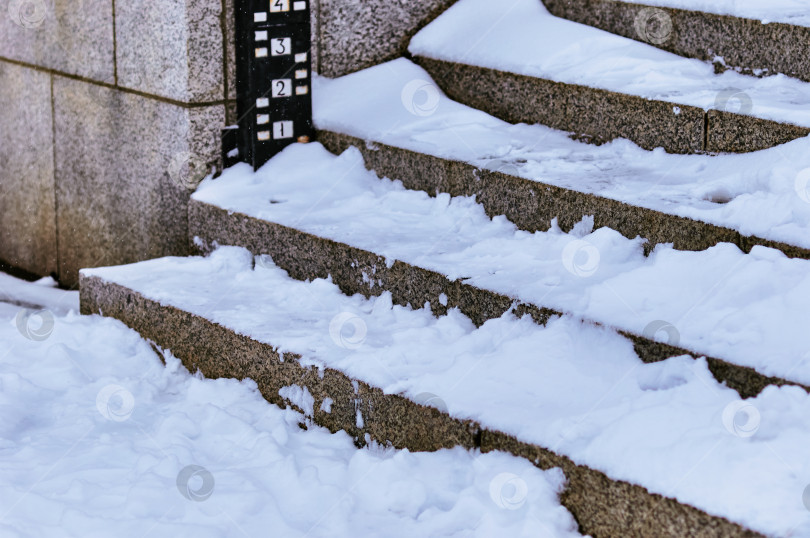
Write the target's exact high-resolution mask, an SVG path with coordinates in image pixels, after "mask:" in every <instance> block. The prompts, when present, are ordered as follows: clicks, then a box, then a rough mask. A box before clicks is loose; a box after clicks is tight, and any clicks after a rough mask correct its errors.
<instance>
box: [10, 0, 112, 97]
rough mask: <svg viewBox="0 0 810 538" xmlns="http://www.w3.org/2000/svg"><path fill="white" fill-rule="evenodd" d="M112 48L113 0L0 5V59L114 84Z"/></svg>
mask: <svg viewBox="0 0 810 538" xmlns="http://www.w3.org/2000/svg"><path fill="white" fill-rule="evenodd" d="M119 3H121V2H119ZM20 6H22V9H18V8H19V7H20ZM113 51H114V43H113V0H25V1H23V0H6V1H4V2H2V3H0V57H5V58H9V59H12V60H17V61H20V62H25V63H28V64H32V65H38V66H42V67H46V68H49V69H54V70H57V71H61V72H63V73H68V74H71V75H78V76H81V77H85V78H89V79H93V80H98V81H101V82H106V83H108V84H112V83H114V82H115V62H114V53H113ZM4 91H5V89H4Z"/></svg>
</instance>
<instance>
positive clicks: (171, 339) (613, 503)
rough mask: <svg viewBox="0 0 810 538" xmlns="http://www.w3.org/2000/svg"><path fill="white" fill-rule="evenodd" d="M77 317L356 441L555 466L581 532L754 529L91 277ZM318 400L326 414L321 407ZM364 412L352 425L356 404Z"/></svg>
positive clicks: (713, 533)
mask: <svg viewBox="0 0 810 538" xmlns="http://www.w3.org/2000/svg"><path fill="white" fill-rule="evenodd" d="M81 311H82V314H86V315H87V314H93V313H101V312H103V314H104V315H105V316H109V317H113V318H116V319H118V320H120V321H122V322H124V323H125V324H127V325H128V326H130V327H131V328H133V329H134V330H136V331H138V332H139V333H141V335H143V336H144V337H145V338H148V339H150V340H152V341H154V342H155V343H156V344H157V345H159V346H161V347H163V348H166V349H170V350H171V351H172V352H173V353H174V355H175V356H177V357H178V358H180V359H181V360H182V361H183V364H184V365H185V366H186V367H187V368H188V369H189V370H190V371H197V370H198V369H199V370H200V371H201V372H202V373H203V375H205V376H206V377H211V378H220V377H232V378H237V379H244V378H247V377H249V378H251V379H253V380H254V381H256V383H257V384H258V387H259V390H260V391H261V392H262V394H263V396H264V397H265V398H266V399H267V400H268V401H270V402H271V403H274V404H277V405H281V406H284V405H287V404H291V402H288V401H286V400H284V399H283V398H281V397H280V396H279V395H278V391H279V389H280V388H282V387H285V386H289V385H298V386H304V387H307V389H308V390H309V392H310V393H311V394H312V396H313V397H314V399H315V405H314V409H315V413H314V416H313V417H312V418H313V421H314V422H315V423H316V424H319V425H322V426H324V427H326V428H329V429H330V430H331V431H338V430H345V431H346V432H348V433H349V434H350V435H351V436H353V437H354V438H355V440H356V442H357V443H358V445H362V444H363V443H364V442H365V441H364V440H365V436H366V435H368V436H369V437H371V438H372V439H374V440H376V441H377V442H380V443H383V444H385V443H388V442H390V443H391V444H392V445H393V446H395V447H397V448H407V449H410V450H413V451H417V450H420V451H424V450H436V449H439V448H442V447H452V446H457V445H460V446H463V447H465V448H467V449H472V448H480V449H481V450H482V451H483V452H489V451H494V450H500V451H504V452H510V453H512V454H514V455H516V456H520V457H524V458H527V459H529V460H530V461H532V462H533V463H535V465H538V466H539V467H540V468H543V469H548V468H551V467H560V468H562V470H563V472H564V473H565V475H566V477H567V478H568V486H567V489H566V491H565V492H564V494H563V495H562V499H561V500H562V503H563V505H564V506H565V507H566V508H567V509H568V510H569V511H571V513H572V514H573V515H574V517H575V518H576V519H577V521H578V523H579V525H580V530H581V531H582V532H584V533H589V534H591V535H593V536H596V537H599V536H653V535H655V536H685V535H689V536H705V537H725V536H759V535H758V534H756V533H753V532H750V531H747V530H745V529H743V528H741V527H740V526H738V525H736V524H733V523H731V522H729V521H727V520H726V519H723V518H718V517H713V516H710V515H708V514H705V513H704V512H701V511H699V510H697V509H695V508H693V507H690V506H686V505H681V504H679V503H677V502H676V501H674V500H672V499H668V498H664V497H661V496H660V495H654V494H650V493H649V492H648V491H647V490H645V489H644V488H642V487H639V486H635V485H632V484H629V483H626V482H620V481H614V480H611V479H609V478H608V477H606V476H605V475H604V474H603V473H601V472H598V471H594V470H591V469H588V468H587V467H581V466H578V465H575V464H574V463H573V462H571V461H570V460H569V459H568V458H566V457H563V456H559V455H557V454H555V453H553V452H551V451H549V450H547V449H544V448H542V447H538V446H534V445H529V444H525V443H521V442H518V441H516V440H515V439H513V438H511V437H510V436H507V435H504V434H502V433H500V432H496V431H487V430H482V429H481V428H479V427H478V426H477V425H476V424H475V423H473V422H470V421H461V420H456V419H453V418H451V417H449V416H447V415H444V414H442V413H441V412H439V411H438V410H436V409H432V408H427V407H423V406H421V405H418V404H415V403H413V402H411V401H409V400H407V399H404V398H402V397H400V396H396V395H385V394H384V393H383V392H382V391H381V390H378V389H375V388H373V387H370V386H368V385H366V384H364V383H359V382H355V383H354V384H355V385H356V386H357V387H358V389H357V391H355V389H354V388H353V380H351V379H350V378H348V377H346V376H345V375H344V374H342V373H340V372H337V371H334V370H331V369H325V370H324V371H323V373H322V374H321V373H320V372H318V370H317V369H316V368H314V367H310V368H305V367H302V366H301V365H300V364H299V363H298V359H299V358H300V356H294V355H293V354H285V360H284V362H281V360H280V359H279V355H278V353H277V352H276V351H275V350H274V349H273V348H272V347H271V346H268V345H265V344H262V343H259V342H257V341H254V340H252V339H250V338H247V337H245V336H241V335H237V334H235V333H233V332H231V331H229V330H227V329H225V328H224V327H221V326H219V325H216V324H214V323H212V322H210V321H208V320H206V319H203V318H201V317H198V316H194V315H191V314H189V313H187V312H183V311H180V310H178V309H176V308H173V307H170V306H162V305H161V304H159V303H158V302H155V301H151V300H149V299H147V298H145V297H143V296H142V295H140V294H138V293H136V292H134V291H132V290H129V289H127V288H126V287H123V286H119V285H117V284H112V283H109V282H106V281H103V280H101V279H99V278H95V277H84V276H83V277H82V280H81ZM325 398H331V399H332V400H333V402H334V403H333V404H332V412H331V413H326V412H323V411H320V410H319V409H320V406H321V403H322V402H323V401H324V399H325ZM358 409H359V410H360V411H361V413H362V416H363V426H362V427H357V425H356V424H357V422H356V411H357V410H358Z"/></svg>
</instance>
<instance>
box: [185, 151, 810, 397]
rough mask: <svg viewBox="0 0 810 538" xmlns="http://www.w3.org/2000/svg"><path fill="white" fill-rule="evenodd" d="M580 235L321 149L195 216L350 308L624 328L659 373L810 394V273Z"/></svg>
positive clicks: (249, 178) (199, 239)
mask: <svg viewBox="0 0 810 538" xmlns="http://www.w3.org/2000/svg"><path fill="white" fill-rule="evenodd" d="M302 162H306V163H308V165H307V166H306V167H300V164H299V163H302ZM297 167H300V169H297ZM328 174H334V175H335V177H337V178H339V179H338V180H337V181H335V182H327V181H324V179H323V178H324V177H326V176H327V175H328ZM577 228H578V230H576V231H575V232H574V233H571V234H565V233H562V232H561V231H560V230H550V231H549V232H545V233H544V232H537V233H534V234H528V233H526V232H523V231H520V230H517V229H516V228H515V227H514V225H513V224H512V223H510V222H508V221H506V220H505V219H504V218H503V217H498V218H495V219H493V220H489V219H488V218H487V217H486V215H485V214H484V211H483V209H482V208H481V207H480V206H478V205H477V204H476V203H475V202H474V201H473V200H472V199H469V198H457V199H452V200H451V199H450V197H449V196H447V195H443V196H441V197H438V198H429V197H428V196H426V195H425V194H424V193H421V192H415V191H409V190H405V189H403V188H402V187H400V186H398V185H397V184H395V183H391V182H389V181H380V180H379V179H377V177H376V176H375V175H374V174H369V173H368V172H366V171H365V170H364V166H363V162H362V159H361V158H360V155H359V153H358V152H357V150H350V151H348V152H347V153H346V154H344V155H342V156H341V157H334V156H331V155H330V154H328V153H327V152H325V151H324V150H323V148H320V147H319V146H318V145H317V144H316V145H311V146H309V147H306V146H302V147H298V146H293V147H292V148H289V149H288V150H287V151H285V152H284V153H282V154H281V155H279V156H278V157H276V158H275V159H274V160H272V161H271V162H270V163H269V164H268V165H267V166H266V167H265V168H264V169H262V170H261V171H260V172H259V173H258V174H256V175H254V174H252V173H249V170H247V168H245V167H242V168H240V169H238V170H232V171H228V172H226V174H224V175H223V176H222V177H221V178H220V179H218V180H215V181H208V182H205V183H203V185H202V186H201V188H200V189H199V190H198V191H197V192H196V193H195V194H194V195H193V196H192V200H191V202H190V210H189V229H190V233H191V235H192V238H194V241H195V243H196V244H197V245H198V248H200V249H201V250H202V251H203V252H207V251H209V250H210V249H211V248H212V246H214V245H217V244H219V245H237V246H241V247H245V248H247V249H249V250H250V251H252V252H254V253H256V254H268V255H270V256H271V257H272V259H273V260H274V261H275V263H276V264H277V265H278V266H279V267H281V268H283V269H284V270H286V271H288V272H289V273H290V275H292V276H293V277H294V278H297V279H301V280H307V279H314V278H326V277H327V276H330V277H331V278H332V279H333V281H334V282H335V283H336V284H338V285H339V286H340V288H341V289H342V290H343V291H344V292H346V293H348V294H356V293H360V294H363V295H366V296H373V295H378V294H380V293H382V292H384V291H389V292H390V293H391V294H392V298H393V300H394V302H395V303H396V304H401V305H407V304H411V305H424V304H425V303H426V302H429V303H430V304H431V308H432V309H433V311H434V312H436V313H437V314H444V313H446V312H447V310H448V309H450V308H459V309H460V310H461V311H462V312H463V313H464V314H465V315H467V316H468V317H469V318H471V319H472V320H473V321H474V322H475V323H476V324H478V325H480V324H483V323H484V322H486V321H487V320H489V319H493V318H497V317H499V316H501V315H503V313H504V312H506V311H508V310H510V308H517V309H518V311H519V312H521V313H529V314H531V316H532V317H533V318H534V319H535V320H536V321H537V322H538V323H540V324H543V323H546V322H547V321H548V319H549V318H550V317H553V316H556V315H560V314H568V315H571V316H573V317H576V318H577V319H583V320H585V321H586V322H588V323H590V324H597V325H602V326H607V327H613V328H615V329H616V330H618V331H619V332H621V333H622V334H623V335H624V336H625V337H626V338H628V345H630V344H631V343H632V345H633V346H634V347H635V348H636V351H637V353H638V354H639V356H641V357H642V359H643V360H645V361H647V362H656V361H661V360H664V359H666V358H668V357H673V356H678V355H691V356H692V357H701V356H708V357H709V359H708V362H709V368H710V370H711V371H712V372H713V373H714V375H715V376H716V378H717V379H718V380H720V381H723V382H725V383H727V384H728V386H730V387H733V388H734V389H735V390H737V391H738V392H739V393H740V394H741V395H743V396H745V397H747V396H753V395H756V394H758V393H760V392H761V391H762V390H763V389H764V388H766V387H768V386H769V385H777V386H779V385H784V384H792V385H799V386H802V387H804V388H805V389H806V388H807V387H808V386H810V354H808V353H807V352H806V345H805V337H804V334H805V328H804V326H803V324H802V321H801V320H802V319H804V315H803V308H804V306H803V303H801V301H799V298H800V297H802V296H804V294H805V293H806V292H805V291H804V290H805V289H806V288H807V287H808V286H810V282H809V281H808V280H809V279H810V271H808V268H810V262H806V261H804V260H790V259H787V258H785V257H783V256H782V255H781V254H780V253H778V252H776V251H773V250H769V249H763V248H760V249H757V250H756V251H755V252H753V253H751V254H748V255H746V254H743V253H741V252H740V251H739V250H738V249H736V248H735V247H734V246H732V245H719V246H718V247H716V248H714V249H712V250H709V251H705V252H698V253H693V252H679V251H676V250H673V249H671V248H668V247H661V248H659V249H657V250H656V252H655V253H654V254H653V255H652V256H650V257H649V258H648V257H645V256H644V254H643V250H642V246H641V242H640V241H638V240H627V239H625V238H623V237H621V236H620V235H619V234H618V233H616V232H614V231H612V230H608V229H602V230H596V231H595V232H593V233H588V228H589V226H588V223H587V221H586V222H583V223H582V224H580V225H579V226H578V227H577ZM578 256H579V257H578ZM581 257H584V259H580V258H581ZM797 301H799V302H797ZM732 313H735V314H732Z"/></svg>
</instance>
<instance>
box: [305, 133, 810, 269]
mask: <svg viewBox="0 0 810 538" xmlns="http://www.w3.org/2000/svg"><path fill="white" fill-rule="evenodd" d="M318 141H319V142H321V143H322V144H323V145H324V146H326V148H327V149H329V151H331V152H333V153H338V154H339V153H342V152H343V151H345V150H346V149H348V148H349V147H352V146H354V147H356V148H357V149H359V150H360V152H361V153H362V154H363V158H364V160H365V163H366V167H367V168H368V169H369V170H375V171H376V173H377V174H378V175H380V176H385V177H389V178H392V179H399V180H401V181H402V182H403V184H404V185H405V187H407V188H409V189H414V190H422V191H425V192H427V193H428V194H430V195H431V196H434V195H435V194H436V192H437V191H438V192H446V193H449V194H450V195H451V196H475V197H476V200H477V201H478V203H480V204H481V205H483V207H484V210H485V211H486V213H487V215H489V216H490V217H494V216H497V215H505V216H506V218H508V219H509V220H510V221H512V222H514V223H515V225H516V226H517V227H518V228H521V229H523V230H527V231H529V232H534V231H538V230H540V231H546V230H548V229H549V227H550V225H551V219H553V218H555V217H556V218H557V219H558V220H559V224H560V227H561V228H562V229H563V230H566V231H567V230H570V229H572V228H573V227H574V225H575V224H576V223H578V222H579V221H580V220H582V217H583V216H584V215H593V216H594V225H595V226H596V227H597V228H601V227H603V226H604V227H608V228H613V229H614V230H616V231H618V232H619V233H621V234H622V235H624V236H625V237H628V238H631V239H632V238H635V237H638V236H641V237H644V238H646V239H647V240H648V243H647V248H648V250H652V248H653V247H655V245H657V244H659V243H672V244H673V245H674V246H675V248H677V249H679V250H694V251H701V250H705V249H707V248H709V247H712V246H714V245H716V244H718V243H733V244H735V245H737V246H738V247H740V249H741V250H743V251H744V252H750V251H751V249H752V248H753V247H754V246H755V245H762V246H766V247H769V248H775V249H779V250H781V251H782V252H784V253H785V255H787V256H790V257H793V258H804V259H810V249H805V248H801V247H797V246H793V245H788V244H785V243H778V242H775V241H769V240H766V239H761V238H758V237H755V236H742V235H741V234H740V233H739V232H737V231H736V230H732V229H729V228H723V227H720V226H715V225H712V224H708V223H705V222H700V221H696V220H692V219H689V218H685V217H677V216H674V215H668V214H666V213H661V212H659V211H655V210H652V209H645V208H643V207H639V206H635V205H631V204H625V203H622V202H619V201H616V200H611V199H608V198H602V197H599V196H596V195H593V194H586V193H582V192H577V191H574V190H569V189H565V188H562V187H556V186H553V185H549V184H546V183H542V182H541V181H534V180H529V179H523V178H520V177H516V176H513V175H509V174H508V173H505V172H508V170H507V171H505V172H495V171H488V170H481V169H478V168H476V167H475V166H473V165H471V164H468V163H463V162H459V161H451V160H447V159H440V158H438V157H433V156H430V155H425V154H422V153H417V152H414V151H409V150H406V149H401V148H397V147H393V146H388V145H385V144H381V143H377V142H367V141H364V140H362V139H359V138H355V137H352V136H349V135H344V134H340V133H335V132H331V131H319V133H318Z"/></svg>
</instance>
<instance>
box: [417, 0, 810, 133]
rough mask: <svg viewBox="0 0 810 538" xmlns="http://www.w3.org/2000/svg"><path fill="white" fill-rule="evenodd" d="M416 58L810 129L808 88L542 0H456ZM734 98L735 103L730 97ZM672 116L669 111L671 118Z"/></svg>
mask: <svg viewBox="0 0 810 538" xmlns="http://www.w3.org/2000/svg"><path fill="white" fill-rule="evenodd" d="M408 50H409V51H410V52H411V53H412V54H415V55H420V56H425V57H428V58H435V59H439V60H447V61H452V62H458V63H464V64H469V65H476V66H481V67H488V68H491V69H499V70H501V71H510V72H512V73H518V74H521V75H527V76H532V77H540V78H544V79H548V80H554V81H557V82H564V83H568V84H581V85H584V86H590V87H593V88H602V89H606V90H611V91H616V92H621V93H626V94H631V95H638V96H641V97H645V98H649V99H657V100H661V101H667V102H671V103H674V104H683V105H691V106H695V107H698V108H702V109H704V110H709V109H720V110H728V111H730V112H736V111H739V112H741V113H743V114H748V115H752V116H757V117H760V118H766V119H772V120H776V121H781V122H786V123H793V124H796V125H803V126H810V107H808V106H807V103H808V102H810V84H808V83H806V82H802V81H799V80H796V79H792V78H789V77H786V76H785V75H776V76H772V77H767V78H756V77H750V76H744V75H741V74H738V73H735V72H732V71H727V72H725V73H723V74H722V75H716V74H715V73H714V67H713V66H712V65H711V64H709V63H706V62H703V61H700V60H695V59H689V58H683V57H681V56H678V55H676V54H672V53H669V52H666V51H664V50H661V49H658V48H656V47H654V46H652V45H649V44H647V43H641V42H639V41H635V40H632V39H628V38H624V37H621V36H617V35H615V34H611V33H609V32H606V31H604V30H599V29H597V28H593V27H591V26H587V25H584V24H579V23H576V22H572V21H568V20H565V19H561V18H558V17H555V16H553V15H551V14H550V13H549V12H548V10H547V9H546V8H545V6H544V5H543V3H542V2H541V1H540V0H508V1H506V2H492V1H491V0H460V1H459V2H457V3H456V4H454V5H453V6H451V7H450V8H449V9H448V10H447V11H445V12H444V13H443V14H442V15H440V16H439V17H438V18H437V19H436V20H435V21H433V22H432V23H431V24H429V25H428V26H427V27H425V28H424V29H423V30H421V31H420V32H419V33H418V34H416V36H414V38H413V39H412V40H411V44H410V46H409V48H408ZM735 96H736V97H735ZM673 116H674V112H673Z"/></svg>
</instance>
